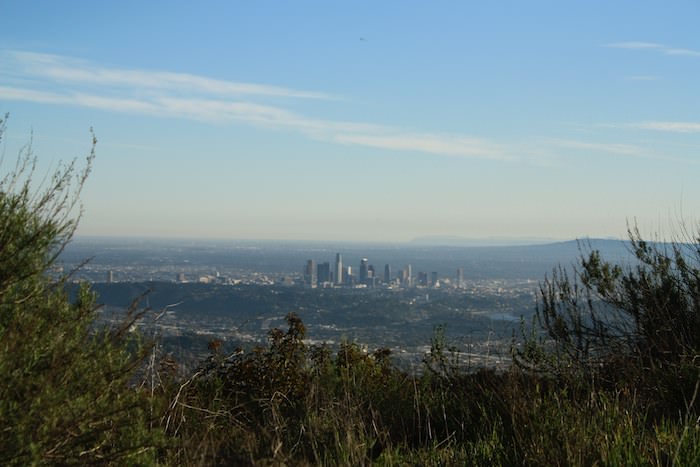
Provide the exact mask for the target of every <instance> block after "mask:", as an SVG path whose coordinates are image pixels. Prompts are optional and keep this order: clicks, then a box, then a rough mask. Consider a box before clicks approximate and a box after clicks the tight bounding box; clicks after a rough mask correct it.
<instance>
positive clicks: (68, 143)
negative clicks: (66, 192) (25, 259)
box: [0, 0, 700, 242]
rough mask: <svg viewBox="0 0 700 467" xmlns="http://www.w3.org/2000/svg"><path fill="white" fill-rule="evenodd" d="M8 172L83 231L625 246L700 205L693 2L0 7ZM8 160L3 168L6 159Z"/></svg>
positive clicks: (698, 68) (19, 1)
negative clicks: (61, 205)
mask: <svg viewBox="0 0 700 467" xmlns="http://www.w3.org/2000/svg"><path fill="white" fill-rule="evenodd" d="M1 15H2V21H1V23H2V24H1V26H0V112H2V113H5V112H9V113H10V119H9V121H8V127H7V133H6V135H5V138H4V140H3V143H2V151H3V152H4V157H5V162H4V164H3V166H2V168H0V170H1V171H2V172H6V171H7V170H8V169H9V168H11V167H12V166H13V164H12V163H11V162H12V161H11V159H12V157H14V155H16V154H17V151H18V150H19V148H20V147H21V146H22V145H23V144H25V143H26V142H27V141H28V139H29V137H30V135H31V134H32V133H33V148H34V151H35V153H36V154H37V156H38V157H39V159H40V161H41V163H42V168H44V170H50V169H51V167H54V168H55V166H56V164H57V162H58V161H59V160H64V161H66V160H70V159H72V158H73V157H77V156H83V155H87V153H88V152H89V149H90V134H89V128H90V127H93V128H94V131H95V133H96V135H97V138H98V140H99V142H98V144H97V159H96V161H95V164H94V168H93V172H92V174H91V176H90V178H89V180H88V182H87V186H86V188H85V190H84V192H83V194H82V200H83V204H84V209H85V211H84V216H83V218H82V220H81V224H80V229H79V231H78V233H79V234H80V235H110V236H121V235H129V236H166V237H213V238H232V239H280V240H281V239H293V240H302V239H303V240H330V241H351V240H354V241H382V242H386V241H390V242H402V241H407V240H410V239H412V238H416V237H422V236H436V235H445V236H459V237H466V238H489V237H505V238H516V237H527V238H551V239H571V238H580V237H585V236H590V237H610V236H611V237H624V235H625V231H626V225H627V222H633V221H634V220H635V219H636V222H637V223H638V224H639V226H640V228H641V229H642V230H643V231H647V232H655V231H663V230H664V229H665V228H666V226H668V225H671V224H672V223H673V222H676V221H678V220H679V219H685V220H690V221H692V222H695V221H696V219H697V214H698V213H699V212H700V183H698V182H699V177H698V175H700V92H699V91H700V33H699V32H698V21H699V20H700V2H697V1H696V0H693V1H686V2H680V1H664V2H661V1H639V0H635V1H629V0H625V1H614V2H611V1H608V0H605V1H598V0H595V1H581V2H562V1H528V0H524V1H488V2H477V1H444V2H442V1H440V2H427V1H420V2H419V1H379V2H377V1H354V2H328V1H290V2H271V1H259V2H258V1H256V2H243V1H201V2H184V1H168V2H165V1H121V2H94V1H92V2H86V1H68V2H56V1H34V0H6V1H4V2H3V6H2V13H1ZM8 159H9V163H8Z"/></svg>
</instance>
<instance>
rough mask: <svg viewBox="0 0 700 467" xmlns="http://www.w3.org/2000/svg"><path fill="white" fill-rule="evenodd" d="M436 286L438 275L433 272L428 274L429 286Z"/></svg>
mask: <svg viewBox="0 0 700 467" xmlns="http://www.w3.org/2000/svg"><path fill="white" fill-rule="evenodd" d="M438 285H439V284H438V273H437V271H433V272H431V273H430V286H431V287H437V286H438Z"/></svg>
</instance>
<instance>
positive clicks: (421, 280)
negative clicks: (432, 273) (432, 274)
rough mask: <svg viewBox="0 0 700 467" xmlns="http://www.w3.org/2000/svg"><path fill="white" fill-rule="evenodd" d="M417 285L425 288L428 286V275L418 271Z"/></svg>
mask: <svg viewBox="0 0 700 467" xmlns="http://www.w3.org/2000/svg"><path fill="white" fill-rule="evenodd" d="M418 285H422V286H424V287H425V286H427V285H428V273H427V272H423V271H418Z"/></svg>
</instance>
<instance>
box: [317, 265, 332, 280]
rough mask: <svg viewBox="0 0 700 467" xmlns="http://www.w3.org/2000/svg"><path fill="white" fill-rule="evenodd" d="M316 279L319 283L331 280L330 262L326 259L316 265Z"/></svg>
mask: <svg viewBox="0 0 700 467" xmlns="http://www.w3.org/2000/svg"><path fill="white" fill-rule="evenodd" d="M316 271H317V274H316V279H317V280H318V283H319V284H323V283H328V282H330V281H331V263H329V262H328V261H326V262H325V263H318V266H317V267H316Z"/></svg>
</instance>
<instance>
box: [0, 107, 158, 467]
mask: <svg viewBox="0 0 700 467" xmlns="http://www.w3.org/2000/svg"><path fill="white" fill-rule="evenodd" d="M5 122H6V119H4V120H2V121H0V138H2V136H3V134H4V131H5ZM94 143H95V141H94V139H93V149H92V151H91V153H90V156H89V157H88V159H87V164H86V167H85V169H84V170H83V171H80V172H77V169H76V166H75V164H74V163H71V164H69V165H67V166H65V167H62V168H60V169H59V170H58V171H57V172H56V173H54V174H53V177H51V178H50V179H49V181H48V182H45V186H44V187H43V189H42V187H39V188H37V187H33V186H32V183H33V176H34V167H35V166H36V161H35V159H34V157H33V155H32V151H31V144H30V145H28V146H26V147H25V148H24V149H23V150H22V153H21V154H20V157H19V158H18V163H17V165H16V167H15V169H14V170H13V171H11V172H10V173H8V174H7V175H5V176H4V178H2V180H0V374H1V375H2V380H0V427H1V428H0V429H2V435H0V463H2V464H4V465H5V464H13V465H27V464H47V463H48V464H85V463H96V462H98V463H143V462H153V461H154V460H155V454H156V451H155V448H156V447H157V446H159V445H160V444H161V438H160V435H159V433H160V430H159V429H152V428H151V421H152V420H151V419H152V414H151V402H150V400H149V399H148V397H147V396H146V395H145V394H143V393H141V392H139V391H137V390H135V389H133V388H132V386H131V385H132V383H133V378H134V375H135V371H136V370H137V368H138V367H139V365H140V364H141V362H142V359H143V357H144V355H145V353H146V352H147V347H145V346H144V345H143V344H142V343H141V342H140V341H139V340H138V339H136V338H135V337H134V336H132V335H131V334H129V333H128V332H127V329H128V326H129V325H130V324H131V322H127V323H124V325H123V326H120V327H117V328H115V329H98V330H95V329H94V328H93V322H94V317H95V313H96V309H97V307H96V305H95V298H94V297H93V295H92V293H91V292H90V290H89V288H87V287H83V288H81V290H80V293H79V296H78V298H77V300H76V301H75V302H74V303H71V302H70V301H69V299H68V297H67V295H66V292H65V291H64V287H63V285H64V281H65V279H66V278H67V277H66V276H63V275H61V276H59V277H58V278H53V279H52V277H51V275H50V273H51V272H52V267H53V266H54V265H55V261H56V258H57V256H58V254H59V253H60V252H61V251H62V249H63V248H64V247H65V245H66V244H67V243H68V241H69V240H70V238H71V236H72V235H73V232H74V231H75V227H76V226H77V221H78V217H79V214H77V215H76V214H75V211H76V209H77V203H78V195H79V193H80V189H81V188H82V186H83V183H84V182H85V179H86V177H87V175H88V173H89V170H90V167H91V163H92V159H93V157H94ZM73 216H75V217H73ZM54 275H55V274H54Z"/></svg>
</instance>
